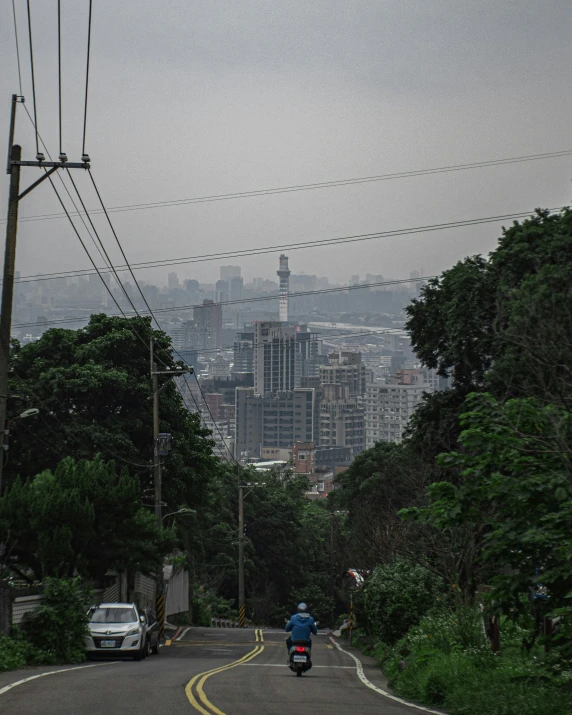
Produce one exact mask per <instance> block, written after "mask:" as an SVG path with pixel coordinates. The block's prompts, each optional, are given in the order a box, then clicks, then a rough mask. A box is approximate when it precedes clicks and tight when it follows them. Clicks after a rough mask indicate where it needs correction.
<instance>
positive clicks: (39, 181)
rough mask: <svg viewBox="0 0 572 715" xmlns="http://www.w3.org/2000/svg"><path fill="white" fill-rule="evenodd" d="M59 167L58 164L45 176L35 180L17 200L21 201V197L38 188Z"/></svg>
mask: <svg viewBox="0 0 572 715" xmlns="http://www.w3.org/2000/svg"><path fill="white" fill-rule="evenodd" d="M58 168H59V167H58V166H54V167H52V168H51V169H50V170H49V171H46V173H45V174H44V175H43V176H40V178H39V179H38V180H37V181H34V183H33V184H31V185H30V186H28V188H27V189H25V190H24V191H22V193H21V194H20V195H19V196H18V199H17V200H18V201H20V200H21V199H23V198H24V196H26V195H27V194H29V193H30V191H33V190H34V189H35V188H36V186H39V185H40V184H41V183H42V181H45V180H46V179H47V178H48V176H51V175H52V174H53V173H54V172H55V171H57V170H58Z"/></svg>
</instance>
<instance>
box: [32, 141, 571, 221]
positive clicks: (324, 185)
mask: <svg viewBox="0 0 572 715" xmlns="http://www.w3.org/2000/svg"><path fill="white" fill-rule="evenodd" d="M571 155H572V149H562V150H559V151H554V152H542V153H539V154H529V155H524V156H516V157H508V158H505V159H491V160H489V161H475V162H471V163H467V164H451V165H449V166H439V167H435V168H430V169H413V170H411V171H400V172H395V173H392V174H379V175H376V176H362V177H357V178H350V179H338V180H335V181H323V182H316V183H312V184H294V185H291V186H281V187H276V188H270V189H253V190H252V191H238V192H234V193H227V194H212V195H207V196H197V197H192V198H187V199H171V200H166V201H154V202H147V203H141V204H125V205H121V206H112V207H110V208H108V209H107V210H108V212H109V213H116V212H124V211H141V210H146V209H155V208H170V207H172V206H186V205H189V204H199V203H209V202H212V201H228V200H234V199H244V198H251V197H256V196H272V195H274V194H284V193H293V192H299V191H311V190H315V189H328V188H335V187H338V186H352V185H354V184H366V183H373V182H379V181H392V180H396V179H406V178H412V177H416V176H430V175H434V174H444V173H450V172H455V171H468V170H471V169H481V168H487V167H494V166H504V165H507V164H521V163H524V162H530V161H541V160H544V159H558V158H562V157H567V156H571ZM64 217H65V216H64V214H63V213H54V214H38V215H34V216H23V217H22V218H21V219H20V221H44V220H50V219H58V218H64Z"/></svg>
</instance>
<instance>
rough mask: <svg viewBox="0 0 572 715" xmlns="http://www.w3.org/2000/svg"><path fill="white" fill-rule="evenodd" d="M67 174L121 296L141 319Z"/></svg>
mask: <svg viewBox="0 0 572 715" xmlns="http://www.w3.org/2000/svg"><path fill="white" fill-rule="evenodd" d="M67 173H68V176H69V178H70V181H71V183H72V186H73V187H74V189H75V192H76V194H77V197H78V199H79V201H80V203H81V205H82V208H83V210H84V212H85V215H86V216H87V219H88V221H89V223H90V225H91V228H92V230H93V232H94V233H95V235H96V237H97V241H98V243H99V245H100V246H101V249H102V251H103V253H104V254H105V258H106V259H107V262H108V264H109V267H110V270H111V271H112V272H113V275H114V276H115V280H116V281H117V283H118V285H119V287H120V288H121V290H122V291H123V294H124V295H125V297H126V298H127V301H128V302H129V304H130V305H131V307H132V308H133V311H134V312H135V313H136V315H137V316H138V317H141V316H140V315H139V311H138V310H137V308H136V307H135V304H134V303H133V301H132V300H131V296H130V295H129V293H128V292H127V289H126V288H125V286H124V285H123V283H122V282H121V279H120V278H119V276H118V275H117V271H116V270H115V267H114V265H113V263H112V261H111V258H110V257H109V254H108V253H107V251H106V249H105V246H104V245H103V241H102V240H101V238H100V237H99V233H98V232H97V229H96V228H95V225H94V223H93V221H92V219H91V216H90V214H89V212H88V211H87V209H86V207H85V203H84V201H83V199H82V197H81V194H80V193H79V189H78V188H77V185H76V183H75V181H74V179H73V176H72V174H71V172H70V170H69V169H67ZM86 229H87V226H86ZM102 280H103V279H102ZM104 282H105V281H104Z"/></svg>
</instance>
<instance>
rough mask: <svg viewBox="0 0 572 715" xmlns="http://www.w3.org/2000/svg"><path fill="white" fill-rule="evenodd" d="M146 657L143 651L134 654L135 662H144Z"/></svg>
mask: <svg viewBox="0 0 572 715" xmlns="http://www.w3.org/2000/svg"><path fill="white" fill-rule="evenodd" d="M144 657H145V656H144V651H143V650H138V651H137V653H133V660H143V658H144Z"/></svg>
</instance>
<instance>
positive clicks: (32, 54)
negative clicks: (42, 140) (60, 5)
mask: <svg viewBox="0 0 572 715" xmlns="http://www.w3.org/2000/svg"><path fill="white" fill-rule="evenodd" d="M27 7H28V37H29V39H30V69H31V72H32V99H33V104H34V129H35V134H36V155H37V154H39V153H40V145H39V143H38V112H37V109H36V79H35V76H34V48H33V45H32V16H31V14H30V0H27Z"/></svg>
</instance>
